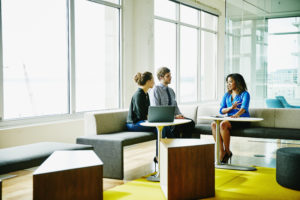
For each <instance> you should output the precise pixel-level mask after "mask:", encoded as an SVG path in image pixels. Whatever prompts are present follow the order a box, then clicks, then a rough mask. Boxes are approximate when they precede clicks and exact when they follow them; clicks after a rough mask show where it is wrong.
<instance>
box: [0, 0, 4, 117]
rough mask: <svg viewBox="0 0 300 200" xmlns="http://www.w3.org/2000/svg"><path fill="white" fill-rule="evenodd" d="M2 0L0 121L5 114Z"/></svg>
mask: <svg viewBox="0 0 300 200" xmlns="http://www.w3.org/2000/svg"><path fill="white" fill-rule="evenodd" d="M1 3H2V2H1V1H0V121H2V120H3V117H4V116H3V115H4V105H3V104H4V95H3V92H4V91H3V68H4V66H3V46H2V45H3V43H2V6H1Z"/></svg>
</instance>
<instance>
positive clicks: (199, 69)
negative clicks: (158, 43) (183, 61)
mask: <svg viewBox="0 0 300 200" xmlns="http://www.w3.org/2000/svg"><path fill="white" fill-rule="evenodd" d="M198 20H199V23H198V24H199V27H201V12H200V11H199V12H198ZM197 46H198V52H197V55H198V57H197V93H198V94H197V101H198V102H200V101H201V67H203V66H202V65H201V59H202V56H201V29H198V45H197Z"/></svg>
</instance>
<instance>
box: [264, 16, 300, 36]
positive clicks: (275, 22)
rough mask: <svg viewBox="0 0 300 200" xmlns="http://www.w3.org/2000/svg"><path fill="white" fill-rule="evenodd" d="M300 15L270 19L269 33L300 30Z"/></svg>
mask: <svg viewBox="0 0 300 200" xmlns="http://www.w3.org/2000/svg"><path fill="white" fill-rule="evenodd" d="M299 25H300V17H291V18H276V19H269V20H268V28H269V33H282V32H283V33H286V32H299Z"/></svg>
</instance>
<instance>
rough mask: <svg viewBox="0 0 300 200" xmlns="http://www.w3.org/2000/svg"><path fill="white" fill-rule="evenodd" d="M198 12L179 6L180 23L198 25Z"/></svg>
mask: <svg viewBox="0 0 300 200" xmlns="http://www.w3.org/2000/svg"><path fill="white" fill-rule="evenodd" d="M198 12H199V11H198V10H196V9H193V8H190V7H187V6H184V5H180V20H181V22H184V23H187V24H192V25H195V26H197V25H198Z"/></svg>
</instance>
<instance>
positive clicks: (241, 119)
mask: <svg viewBox="0 0 300 200" xmlns="http://www.w3.org/2000/svg"><path fill="white" fill-rule="evenodd" d="M198 119H206V120H212V121H215V122H216V141H217V142H216V145H215V157H216V168H220V169H235V170H243V171H254V170H256V168H255V167H246V166H239V165H230V164H221V162H220V160H219V151H220V147H219V135H220V123H221V122H222V121H225V120H227V121H234V122H257V121H262V120H264V119H263V118H255V117H238V118H231V117H217V116H199V117H198Z"/></svg>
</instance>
